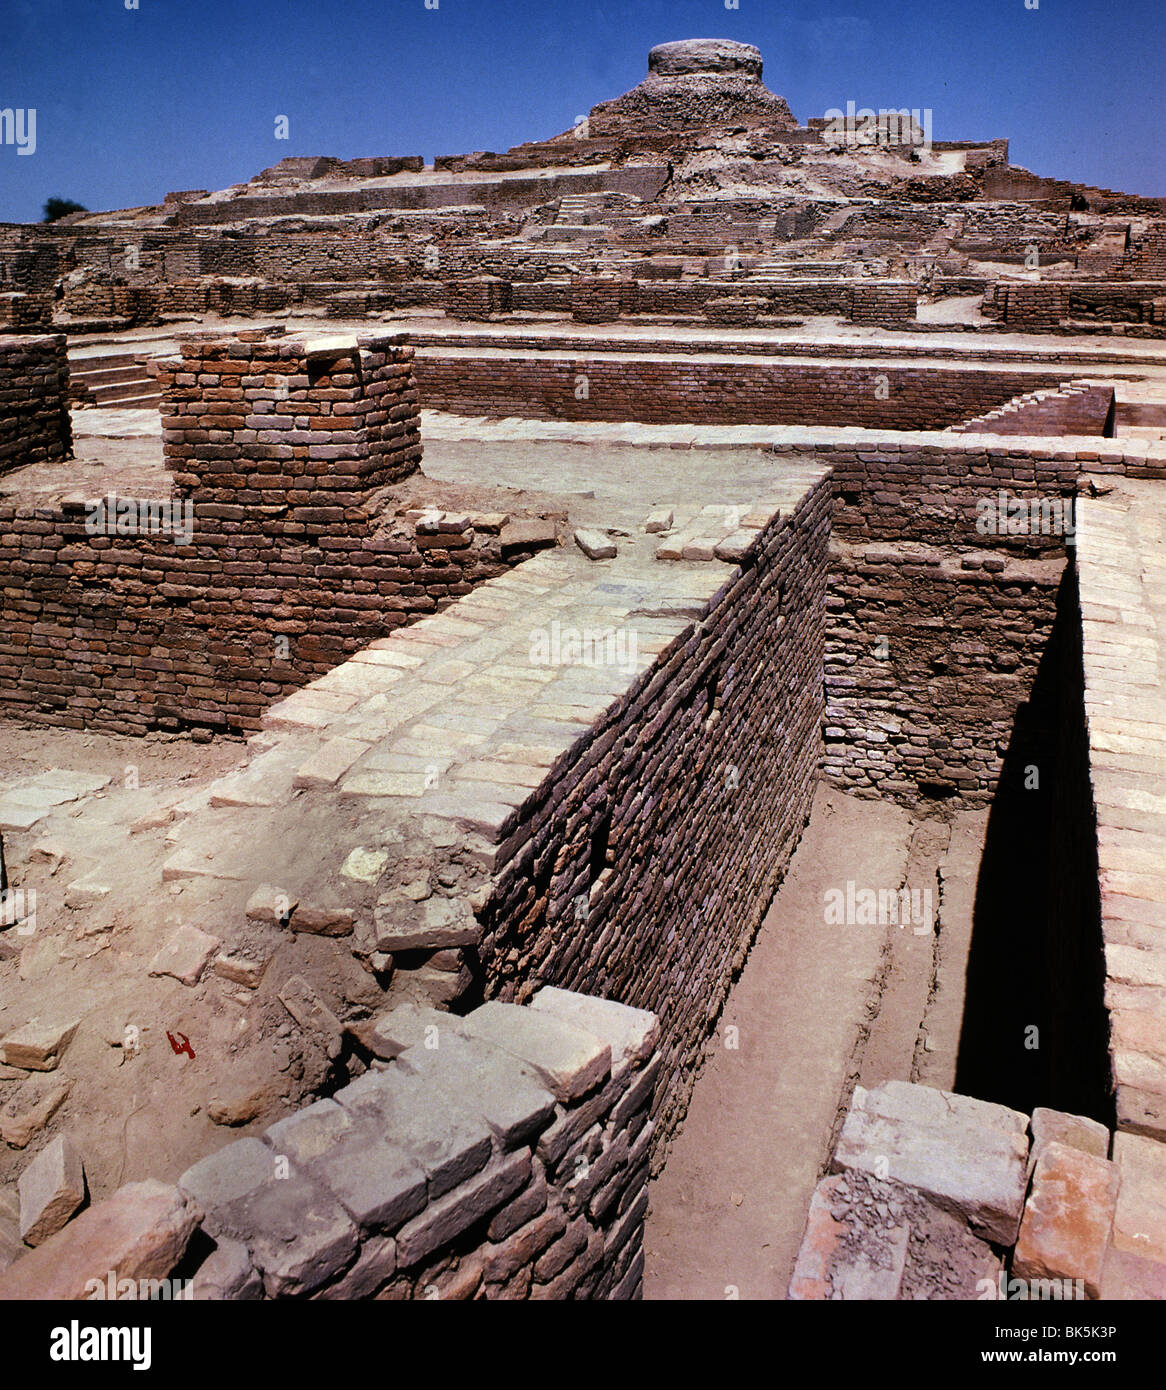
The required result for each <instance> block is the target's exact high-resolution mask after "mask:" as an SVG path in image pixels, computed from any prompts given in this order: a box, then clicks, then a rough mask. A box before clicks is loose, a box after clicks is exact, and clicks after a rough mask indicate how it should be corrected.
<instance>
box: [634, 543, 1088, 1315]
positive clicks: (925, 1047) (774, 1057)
mask: <svg viewBox="0 0 1166 1390" xmlns="http://www.w3.org/2000/svg"><path fill="white" fill-rule="evenodd" d="M864 889H865V890H869V891H870V892H871V893H872V894H873V895H874V896H864V892H863V890H864ZM880 895H881V902H880V905H881V906H882V907H883V908H884V911H883V913H882V918H883V920H882V921H880V920H879V912H878V910H877V909H875V907H874V903H875V901H876V900H878V899H880ZM892 897H895V898H896V899H897V901H898V903H899V904H900V911H899V913H898V920H897V921H896V920H887V917H888V915H889V914H888V913H887V912H886V911H885V908H886V907H887V906H889V905H890V903H891V900H892ZM864 905H865V909H866V910H864ZM904 908H905V909H906V911H904V910H902V909H904ZM917 927H918V929H917ZM932 928H933V929H932ZM1100 946H1101V927H1100V895H1099V888H1098V876H1097V850H1096V836H1095V824H1094V816H1093V805H1092V796H1091V790H1090V782H1089V772H1088V746H1087V742H1086V730H1085V723H1084V702H1083V671H1082V652H1081V617H1080V610H1079V606H1078V600H1077V585H1076V576H1075V572H1074V568H1073V565H1072V564H1071V563H1070V564H1068V565H1067V567H1066V569H1065V572H1064V576H1063V578H1062V581H1061V584H1060V587H1059V590H1058V592H1057V596H1056V610H1055V617H1054V619H1053V621H1052V625H1051V630H1050V632H1049V635H1048V638H1047V640H1046V642H1045V644H1044V647H1043V650H1042V652H1041V656H1040V660H1039V665H1038V667H1037V671H1036V676H1035V680H1034V681H1033V684H1032V687H1031V690H1030V691H1029V693H1028V698H1027V699H1026V700H1024V701H1023V702H1022V703H1021V704H1020V705H1019V706H1018V707H1017V708H1016V710H1015V711H1014V714H1013V719H1012V726H1011V737H1010V739H1009V741H1008V746H1007V749H1006V751H1005V752H1004V754H1003V761H1002V766H1001V769H1000V774H999V778H998V782H997V784H996V787H995V791H994V795H993V797H992V800H991V803H990V805H989V806H988V807H986V808H974V809H965V808H963V807H962V806H961V805H960V804H959V802H958V799H956V798H953V797H951V796H928V795H926V794H924V795H919V796H917V797H916V798H915V799H914V801H913V803H912V804H906V803H905V802H904V800H903V799H900V800H899V801H898V802H896V801H892V800H890V799H878V798H875V797H863V798H859V797H855V796H851V795H847V794H845V793H844V792H842V791H840V790H837V789H835V788H833V787H830V786H828V785H827V784H826V783H822V784H820V785H819V788H818V793H817V796H816V799H815V802H814V808H813V813H812V816H811V819H810V822H809V825H808V826H807V828H806V831H805V833H804V835H803V838H802V841H801V844H800V845H799V848H798V850H797V852H796V854H795V856H794V858H793V861H792V863H791V866H790V870H789V873H788V874H787V876H786V879H785V881H784V882H783V883H782V885H781V887H780V888H779V890H778V892H777V894H776V895H775V897H774V899H773V901H772V903H771V905H770V908H769V911H768V913H767V915H766V917H765V920H764V923H763V925H762V927H761V929H760V931H759V933H758V935H757V938H756V939H755V941H754V943H753V946H752V949H751V951H750V954H749V957H748V959H747V961H746V963H745V965H744V968H743V970H742V971H741V973H740V975H739V977H738V978H737V980H736V982H735V985H734V988H733V990H732V993H731V994H730V996H729V999H728V1001H727V1004H726V1007H725V1010H724V1012H723V1015H722V1017H721V1019H720V1021H719V1023H718V1027H717V1029H716V1031H715V1032H714V1034H713V1035H712V1037H711V1038H710V1040H709V1044H708V1047H707V1049H706V1052H705V1055H704V1058H703V1059H702V1064H701V1072H700V1076H699V1078H698V1080H697V1083H696V1087H695V1090H694V1093H693V1097H692V1102H691V1105H690V1108H689V1111H688V1115H687V1117H686V1120H685V1123H684V1126H683V1128H682V1130H681V1132H680V1133H679V1135H678V1136H677V1137H676V1139H675V1141H674V1143H673V1145H672V1148H671V1150H670V1152H669V1158H668V1162H667V1165H666V1167H665V1168H664V1170H663V1172H662V1173H661V1174H660V1175H659V1176H658V1177H657V1179H656V1180H655V1181H654V1183H653V1185H652V1189H651V1191H652V1202H651V1208H650V1211H649V1217H648V1224H647V1232H646V1267H645V1284H644V1295H645V1297H646V1298H654V1299H661V1298H682V1299H720V1298H761V1299H775V1298H776V1299H780V1298H784V1296H785V1291H786V1287H787V1285H788V1281H789V1277H790V1274H791V1273H792V1269H793V1263H794V1260H795V1257H796V1253H797V1249H798V1245H799V1243H800V1240H801V1236H802V1231H803V1226H804V1221H805V1215H806V1211H807V1208H808V1204H809V1199H810V1195H811V1193H812V1191H813V1188H814V1186H815V1184H816V1183H817V1181H818V1180H819V1178H820V1177H821V1176H822V1175H823V1174H824V1172H825V1171H826V1168H827V1166H828V1163H829V1159H830V1156H831V1153H832V1151H833V1147H834V1143H835V1140H836V1138H837V1134H838V1130H839V1129H840V1127H841V1123H842V1119H843V1118H844V1116H845V1113H846V1110H847V1108H848V1106H849V1103H850V1098H851V1095H852V1093H853V1090H854V1087H855V1086H856V1085H862V1086H863V1087H871V1086H875V1085H878V1084H879V1083H880V1082H882V1081H886V1080H890V1079H898V1080H903V1081H912V1082H919V1083H922V1084H925V1085H929V1086H934V1087H937V1088H940V1089H944V1090H952V1091H956V1092H959V1093H962V1094H967V1095H971V1096H975V1097H978V1098H980V1099H983V1100H989V1101H995V1102H998V1103H1000V1104H1004V1105H1008V1106H1011V1107H1013V1108H1016V1109H1018V1110H1021V1111H1025V1112H1031V1110H1032V1109H1033V1108H1034V1107H1036V1106H1040V1105H1047V1106H1052V1107H1055V1108H1058V1109H1062V1110H1067V1111H1071V1112H1073V1113H1077V1114H1084V1115H1089V1116H1091V1117H1093V1118H1095V1119H1097V1120H1100V1121H1102V1122H1103V1123H1106V1124H1109V1125H1112V1124H1113V1105H1112V1097H1111V1096H1110V1094H1109V1091H1108V1078H1109V1062H1108V1053H1107V1043H1108V1024H1107V1015H1106V1012H1105V1009H1104V1002H1103V987H1104V978H1103V972H1104V956H1103V953H1102V951H1101V949H1100Z"/></svg>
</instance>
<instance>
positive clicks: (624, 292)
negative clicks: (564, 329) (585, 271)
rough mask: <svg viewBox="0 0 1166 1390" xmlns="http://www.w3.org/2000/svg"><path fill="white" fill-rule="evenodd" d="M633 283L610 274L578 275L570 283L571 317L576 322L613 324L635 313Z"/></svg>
mask: <svg viewBox="0 0 1166 1390" xmlns="http://www.w3.org/2000/svg"><path fill="white" fill-rule="evenodd" d="M636 288H637V287H636V282H635V281H634V280H621V279H619V278H618V277H617V276H612V275H580V276H577V277H576V278H575V279H574V280H572V281H571V317H572V318H573V319H575V320H577V321H578V322H579V323H614V322H615V321H616V320H617V319H619V318H621V317H622V316H624V315H627V314H634V313H635V312H636V300H637V293H636Z"/></svg>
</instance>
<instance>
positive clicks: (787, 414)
mask: <svg viewBox="0 0 1166 1390" xmlns="http://www.w3.org/2000/svg"><path fill="white" fill-rule="evenodd" d="M416 370H417V383H418V386H419V388H420V390H421V400H422V404H423V406H424V407H425V408H427V409H430V410H446V411H450V412H452V413H453V414H458V415H493V416H507V415H518V416H523V417H526V418H528V419H544V420H547V419H550V420H554V419H565V420H637V421H642V422H644V423H648V424H686V425H697V424H700V425H730V424H797V425H835V426H837V425H842V426H846V425H859V426H866V427H869V428H872V429H873V428H882V429H895V430H921V429H944V428H946V427H947V426H949V425H954V424H956V423H958V422H959V421H961V420H967V419H969V418H970V417H972V416H974V415H979V414H981V413H983V412H985V411H987V410H990V409H992V408H994V407H995V406H998V405H1002V404H1003V403H1004V402H1005V401H1007V400H1009V399H1010V398H1011V397H1013V396H1015V395H1018V394H1019V393H1020V392H1022V391H1028V390H1035V389H1038V388H1042V387H1056V386H1058V385H1060V383H1061V381H1062V380H1063V379H1064V374H1063V373H1050V372H1033V373H1020V372H1015V371H998V370H995V369H982V370H975V369H960V368H954V367H953V368H944V367H938V368H937V367H899V366H894V367H892V366H870V367H867V366H863V367H859V366H853V367H851V366H837V367H834V366H830V367H823V366H819V365H816V364H814V365H811V364H803V363H800V362H779V363H774V362H766V361H763V360H753V359H750V358H741V357H737V358H733V359H732V360H729V359H725V360H719V361H708V360H705V361H700V360H683V359H677V358H662V357H658V358H653V357H648V356H644V355H638V354H635V353H631V352H628V353H624V354H622V355H619V356H616V355H614V354H613V355H611V356H601V355H597V354H595V353H593V352H590V351H588V350H584V351H581V352H579V353H577V354H574V355H571V356H567V355H565V354H552V353H550V352H547V353H526V352H518V351H511V352H508V353H507V354H506V355H505V356H489V357H486V356H479V355H477V354H475V353H474V352H472V351H463V350H453V351H448V350H447V351H443V350H442V349H441V348H440V347H436V346H435V347H424V348H419V349H418V354H417V362H416ZM581 377H585V378H586V388H587V389H586V392H585V393H584V392H583V391H582V390H581V387H580V378H581Z"/></svg>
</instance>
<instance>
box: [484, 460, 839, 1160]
mask: <svg viewBox="0 0 1166 1390" xmlns="http://www.w3.org/2000/svg"><path fill="white" fill-rule="evenodd" d="M808 481H809V482H810V485H809V488H808V490H807V491H806V492H805V493H804V494H803V496H802V498H801V500H800V502H799V503H798V504H797V506H796V508H794V509H792V513H786V512H785V511H784V510H783V512H782V513H781V515H780V516H779V517H774V518H773V519H771V520H770V521H769V522H768V524H767V525H766V526H765V527H764V529H763V530H761V531H760V532H759V533H758V535H757V539H756V541H755V542H754V543H753V544H752V545H751V546H750V549H749V553H748V555H747V556H746V557H745V558H744V559H743V561H742V563H741V567H740V569H739V570H736V569H735V570H733V571H731V572H730V574H729V576H728V577H727V578H726V581H725V583H724V585H723V586H722V587H721V588H720V589H719V590H718V591H717V592H716V593H715V595H714V597H713V598H712V599H711V601H710V602H709V604H708V607H707V611H706V612H705V614H704V615H703V616H702V617H701V618H700V619H699V621H698V622H697V623H696V624H695V625H694V626H692V627H690V628H688V629H687V631H685V632H684V633H683V634H682V636H681V637H679V638H677V639H675V640H674V641H672V642H671V644H670V645H669V646H668V647H667V648H666V649H665V650H664V651H662V652H661V653H660V655H659V656H658V657H657V658H656V660H655V662H654V663H653V665H652V666H651V667H650V668H649V669H648V670H647V671H646V672H645V674H644V675H643V676H641V677H640V678H639V679H638V680H637V681H636V682H635V684H634V685H633V686H632V687H631V689H630V690H629V692H628V694H627V696H626V697H625V698H624V699H623V700H621V701H620V702H619V703H618V704H617V705H615V706H613V707H612V708H611V709H610V710H609V712H608V714H607V716H606V717H604V718H601V719H599V720H597V722H596V723H595V724H594V725H593V726H592V728H591V730H590V733H589V736H588V737H587V738H586V739H585V740H582V741H581V742H580V744H578V745H576V747H575V748H574V749H572V754H571V757H570V760H569V761H568V762H566V763H565V764H563V765H562V766H556V768H555V771H554V775H553V776H550V777H548V778H547V780H546V781H545V782H544V783H543V784H542V786H541V787H540V788H539V789H538V791H537V793H535V794H534V795H533V796H532V797H531V799H530V800H529V801H528V802H527V803H526V804H525V805H524V807H523V809H522V814H521V817H520V819H519V820H518V822H517V824H516V825H515V827H514V828H513V830H512V831H510V832H509V833H508V834H507V836H506V839H505V840H504V842H503V843H502V845H501V846H500V847H499V850H498V852H497V856H496V865H497V867H496V870H495V885H496V886H495V888H494V890H493V892H492V895H491V897H490V900H489V902H488V903H487V905H486V907H485V908H484V910H483V912H482V913H481V914H480V915H479V920H480V921H481V922H482V928H483V929H482V938H481V944H480V947H479V955H480V959H481V961H482V964H483V967H484V970H485V974H486V981H487V984H486V988H487V990H488V992H489V993H491V994H495V993H496V994H498V995H499V996H500V997H502V998H517V999H519V1000H521V999H523V998H525V997H526V996H527V995H528V994H529V993H530V991H532V990H533V989H534V988H535V987H536V986H537V985H538V984H540V983H551V984H556V985H560V986H563V987H564V988H567V989H578V988H582V987H584V986H585V987H586V988H588V989H595V988H598V989H599V990H600V991H601V992H603V993H610V994H611V995H612V996H613V997H616V998H619V999H620V1000H622V1001H623V1002H625V1003H628V1004H631V1005H634V1006H635V1007H637V1008H644V1009H650V1010H652V1011H653V1012H655V1013H657V1014H658V1015H659V1018H660V1023H661V1044H660V1047H661V1053H662V1058H663V1078H662V1083H661V1089H660V1093H659V1095H658V1096H657V1104H656V1109H655V1111H654V1117H655V1118H656V1120H657V1123H658V1125H659V1127H660V1134H659V1139H660V1143H661V1146H662V1145H663V1144H665V1143H666V1142H667V1140H668V1138H669V1137H670V1136H671V1134H672V1133H673V1132H674V1130H675V1128H676V1126H677V1124H678V1123H679V1120H680V1118H681V1117H682V1116H683V1115H684V1112H685V1110H686V1108H687V1104H688V1098H689V1095H690V1093H691V1089H692V1085H693V1082H694V1079H695V1071H696V1069H697V1065H698V1061H699V1057H700V1054H701V1051H702V1049H703V1047H704V1045H705V1041H706V1038H707V1034H708V1028H709V1024H710V1021H711V1020H714V1019H715V1018H716V1017H717V1015H718V1013H719V1011H720V1008H721V1006H722V1004H723V1002H724V1000H725V998H726V996H727V994H728V990H729V986H730V983H731V980H732V977H733V973H734V971H736V970H737V969H739V968H740V966H741V963H742V962H743V960H744V958H745V954H746V952H747V951H748V948H749V945H750V942H751V941H752V938H753V935H754V933H755V931H756V929H757V927H758V926H759V925H760V920H761V916H762V915H763V913H764V911H765V907H766V905H767V904H768V902H769V898H770V894H771V891H772V890H773V888H774V887H775V886H776V884H777V882H778V880H779V878H780V876H781V874H782V873H783V872H784V870H785V866H786V864H787V863H788V861H789V857H790V855H791V854H792V852H793V850H794V847H795V846H796V844H797V841H798V839H799V837H800V835H801V831H802V827H803V825H804V824H805V821H806V819H807V817H808V815H809V808H810V802H811V799H812V796H813V790H814V786H815V783H816V781H817V778H818V764H819V759H820V754H821V723H822V715H823V705H822V699H823V684H822V662H823V617H824V602H825V586H826V570H827V562H826V542H827V536H828V532H829V522H830V506H831V502H830V490H829V485H828V482H827V480H826V479H825V478H824V477H823V476H822V475H821V474H820V473H814V474H811V475H809V476H808ZM629 621H632V622H634V621H635V620H634V619H630V620H629ZM585 982H586V984H585ZM662 1156H663V1154H662V1148H661V1149H660V1150H658V1152H657V1155H656V1158H657V1161H662Z"/></svg>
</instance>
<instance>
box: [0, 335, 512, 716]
mask: <svg viewBox="0 0 1166 1390" xmlns="http://www.w3.org/2000/svg"><path fill="white" fill-rule="evenodd" d="M34 341H41V342H43V343H45V344H48V345H50V346H51V345H53V344H54V343H55V341H56V340H53V339H45V340H34ZM44 351H45V352H46V353H47V352H48V351H49V349H48V348H47V347H46V348H45V349H44ZM54 351H55V349H54ZM411 355H412V349H411V348H409V347H405V346H403V345H402V344H401V343H400V342H399V340H397V339H394V338H389V339H383V340H378V339H365V340H362V346H360V347H359V348H357V347H356V346H355V345H353V344H349V345H348V346H344V345H340V346H336V345H335V344H333V345H331V346H325V347H322V348H320V349H319V350H316V349H313V348H311V347H310V346H306V345H305V344H303V343H282V342H281V343H278V344H275V343H241V342H236V341H234V340H227V341H222V340H220V341H215V342H207V343H199V344H190V345H187V347H186V348H185V350H184V356H183V357H182V358H181V359H172V360H171V362H170V365H169V367H168V369H165V370H164V371H163V372H162V374H161V380H162V382H163V385H164V388H165V392H166V395H165V399H164V403H163V411H164V417H163V418H164V434H165V450H166V457H167V462H168V464H169V466H170V468H171V469H172V470H173V474H174V477H173V495H171V489H170V487H169V486H167V484H166V483H165V482H164V481H163V480H161V479H160V480H159V487H158V488H157V489H156V494H155V495H156V497H157V499H158V500H165V501H176V502H179V503H185V502H187V501H189V502H190V504H191V505H192V506H193V527H194V531H193V540H192V541H191V543H189V544H181V543H179V541H178V539H177V538H176V537H175V536H174V535H173V534H145V535H143V534H134V535H109V534H91V533H90V530H89V529H87V526H86V520H87V513H88V512H89V511H90V505H89V504H90V502H91V501H93V500H96V499H88V498H83V497H81V496H79V495H74V496H72V497H69V496H65V497H63V498H60V499H58V500H57V501H56V502H55V503H52V504H48V503H47V502H46V500H45V499H43V498H37V499H35V500H34V501H24V500H21V499H20V498H19V497H15V498H14V499H13V500H11V501H8V500H3V499H0V573H3V575H4V583H3V588H2V590H0V633H2V638H0V711H4V712H7V713H12V714H21V715H23V716H24V717H26V718H29V719H33V720H36V721H37V722H41V723H46V724H56V725H65V726H68V727H83V726H84V727H91V728H101V729H106V730H110V731H119V732H128V733H141V732H144V731H145V730H147V729H150V728H157V727H161V728H170V729H176V728H182V727H190V726H193V727H196V728H210V729H230V730H238V731H242V730H250V729H255V728H258V727H259V721H260V718H261V715H262V712H263V711H264V710H265V709H266V708H267V706H268V705H269V704H270V703H272V701H273V700H275V699H277V698H280V697H281V696H283V695H286V694H290V693H291V691H293V690H296V689H299V688H300V687H301V686H302V685H304V684H305V683H306V682H307V681H309V680H311V679H313V678H314V677H316V676H320V675H323V674H325V673H326V672H327V671H329V670H331V669H332V667H334V666H335V665H337V664H338V662H340V661H341V660H343V659H344V658H345V657H346V656H349V655H351V654H352V653H353V652H355V651H358V650H360V648H361V647H364V646H367V645H368V643H369V642H370V641H372V640H374V639H375V638H377V637H383V636H385V635H386V634H387V633H388V632H390V631H391V630H392V629H393V628H394V627H399V626H401V625H403V624H405V623H407V622H410V621H412V620H413V619H414V618H416V617H418V616H420V615H422V614H424V613H432V612H434V611H436V610H437V609H438V608H440V607H444V606H446V605H447V604H449V603H451V602H453V601H454V599H456V598H457V597H459V596H460V595H462V594H466V593H469V592H470V590H471V589H472V588H473V586H474V584H475V583H477V582H478V581H480V580H482V579H486V578H489V577H491V576H492V575H495V574H499V573H501V572H502V570H503V569H505V568H508V567H509V565H510V564H512V563H515V562H516V561H517V560H518V559H520V558H522V555H521V553H516V554H514V555H507V556H505V557H504V556H503V554H502V549H501V542H500V540H499V538H498V537H497V536H496V535H493V534H487V533H484V532H479V531H477V530H475V528H474V525H473V522H472V518H470V517H468V516H461V517H457V518H454V517H449V518H444V524H443V525H442V526H441V527H440V528H438V530H437V531H436V532H435V533H433V534H429V533H425V534H422V533H421V532H423V531H425V528H423V527H422V526H421V525H420V523H416V524H415V523H413V522H411V521H409V520H408V519H407V518H400V517H395V516H392V515H390V514H388V513H385V514H383V515H382V506H383V505H384V503H383V500H382V499H383V496H384V494H382V493H381V492H380V490H381V489H384V488H385V487H386V486H387V485H390V484H392V483H394V482H396V481H397V480H399V479H401V478H404V477H407V476H408V475H409V474H411V473H412V472H413V471H414V470H415V469H416V467H417V465H418V462H419V460H420V457H421V443H420V435H419V430H418V423H417V409H418V407H417V392H416V388H415V386H414V383H413V379H412V373H411ZM53 360H55V358H54V359H53ZM60 361H61V362H62V363H63V361H64V357H63V351H62V353H61V357H60ZM285 393H286V395H285ZM430 529H432V528H430ZM285 642H286V650H285V648H284V643H285Z"/></svg>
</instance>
